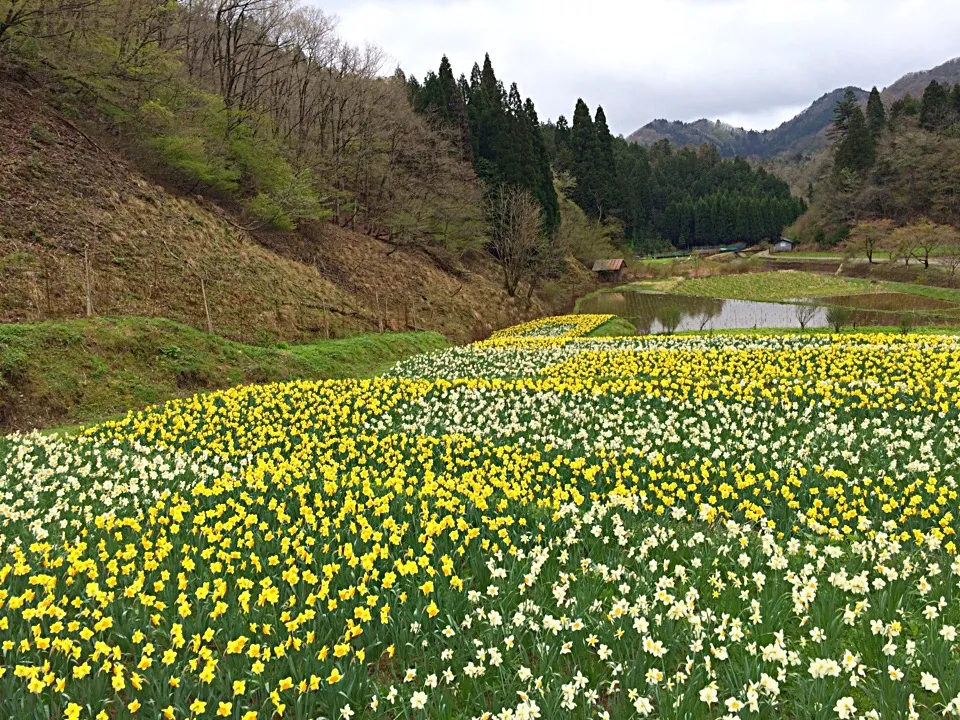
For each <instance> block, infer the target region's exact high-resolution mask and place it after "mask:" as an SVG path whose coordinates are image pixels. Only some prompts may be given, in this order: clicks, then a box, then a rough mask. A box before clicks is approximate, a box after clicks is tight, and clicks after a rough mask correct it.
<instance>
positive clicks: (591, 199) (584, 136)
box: [570, 99, 602, 217]
mask: <svg viewBox="0 0 960 720" xmlns="http://www.w3.org/2000/svg"><path fill="white" fill-rule="evenodd" d="M570 149H571V151H572V154H573V167H572V170H573V178H574V180H575V181H576V183H577V184H576V187H574V189H573V192H572V199H573V201H574V202H575V203H576V204H577V205H579V206H580V207H581V208H582V209H583V211H584V212H585V213H586V214H587V215H589V216H591V217H599V215H600V207H601V203H602V193H601V190H600V183H599V178H598V177H597V172H596V158H597V155H598V154H599V148H598V143H597V129H596V127H595V126H594V124H593V118H592V117H590V108H588V107H587V104H586V103H585V102H584V101H583V100H582V99H579V100H577V106H576V108H575V109H574V111H573V127H571V128H570Z"/></svg>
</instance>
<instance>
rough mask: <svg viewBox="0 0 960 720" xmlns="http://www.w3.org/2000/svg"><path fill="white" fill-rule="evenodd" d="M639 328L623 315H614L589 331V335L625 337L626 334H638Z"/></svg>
mask: <svg viewBox="0 0 960 720" xmlns="http://www.w3.org/2000/svg"><path fill="white" fill-rule="evenodd" d="M636 334H637V328H635V327H634V326H633V324H632V323H631V322H630V321H628V320H624V319H623V318H621V317H614V318H610V319H609V320H607V321H606V322H605V323H603V325H600V326H599V327H596V328H594V329H593V330H591V331H590V332H588V333H587V335H586V336H587V337H623V336H625V335H636Z"/></svg>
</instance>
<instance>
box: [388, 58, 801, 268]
mask: <svg viewBox="0 0 960 720" xmlns="http://www.w3.org/2000/svg"><path fill="white" fill-rule="evenodd" d="M407 83H408V86H409V88H410V95H411V99H412V102H413V106H414V108H416V109H417V111H418V112H419V113H420V114H422V115H423V116H424V117H426V118H427V119H428V121H429V122H430V123H431V125H432V126H433V127H434V128H435V129H436V130H437V131H438V132H440V133H443V134H445V135H446V136H447V137H451V138H455V139H456V141H457V142H458V144H459V147H460V152H461V156H462V157H464V158H469V159H470V160H472V162H473V166H474V169H475V171H476V173H477V175H478V176H479V177H480V178H481V180H482V182H484V183H485V184H486V185H487V186H488V187H492V186H496V185H500V184H504V183H505V184H508V185H516V186H519V187H521V188H524V189H526V190H528V191H529V192H530V193H531V194H532V195H533V196H534V197H535V198H536V199H537V200H538V202H539V203H540V204H541V207H542V208H543V214H544V226H545V227H546V228H547V230H548V232H550V231H552V229H553V228H555V227H557V222H558V219H557V218H559V211H558V209H557V207H558V205H557V195H556V192H555V189H554V179H553V173H554V172H555V173H556V174H557V175H558V177H559V178H560V184H561V186H562V187H564V188H566V193H567V194H568V195H569V198H570V200H572V201H573V202H574V203H575V204H576V205H577V206H578V207H579V208H580V209H581V210H582V211H583V212H584V213H585V215H586V217H587V218H590V219H592V220H594V221H596V222H597V223H598V225H601V226H604V227H606V228H607V229H608V235H610V234H612V235H614V236H619V237H620V238H621V239H622V241H624V242H626V243H627V244H629V245H631V246H633V247H634V248H635V249H638V250H639V251H641V252H643V251H650V250H655V249H669V248H671V247H676V248H689V247H692V246H694V245H718V244H724V243H733V242H738V241H743V242H757V241H760V240H763V239H771V238H776V237H779V233H780V231H781V229H782V228H783V227H784V226H785V225H788V224H790V223H792V222H793V221H794V220H795V219H796V218H797V217H798V216H799V215H800V214H801V213H802V212H803V210H804V209H805V206H804V205H803V202H802V201H800V200H798V199H795V198H793V197H791V195H790V190H789V188H788V186H787V185H786V184H785V183H783V182H781V181H780V180H778V179H777V178H776V177H774V176H773V175H771V174H769V173H767V172H766V171H764V170H762V169H757V170H755V169H754V168H752V167H751V166H750V165H749V164H748V163H747V162H746V161H744V160H742V159H738V160H734V161H729V160H724V159H723V158H721V156H720V153H719V152H718V151H717V150H716V148H713V147H710V146H708V145H704V146H703V147H701V148H699V149H698V150H697V151H693V150H691V149H682V150H676V149H675V148H674V147H673V146H672V145H671V144H670V143H669V142H666V141H661V142H659V143H657V144H656V145H654V146H653V147H652V148H649V149H648V148H645V147H642V146H640V145H637V144H635V143H628V142H627V141H625V140H624V139H623V138H614V137H613V135H612V133H611V132H610V128H609V126H608V124H607V118H606V115H605V113H604V111H603V108H602V107H598V108H597V111H596V116H595V117H594V116H593V115H592V114H591V111H590V109H589V108H588V107H587V106H586V104H585V103H584V102H583V101H582V100H579V101H578V102H577V104H576V107H575V110H574V113H573V120H572V124H571V123H568V121H567V119H566V118H565V117H560V118H559V119H558V120H557V122H556V123H551V122H548V123H544V124H542V125H541V124H540V123H539V121H538V118H537V113H536V109H535V108H534V105H533V102H532V101H531V100H529V99H527V100H525V101H523V100H521V95H520V92H519V90H518V88H517V86H516V84H513V85H511V87H510V89H509V91H507V90H506V89H505V86H504V84H503V83H502V82H501V81H499V80H498V79H497V78H496V75H495V73H494V70H493V66H492V63H491V61H490V58H489V56H488V57H486V58H485V60H484V63H483V66H482V67H481V66H480V65H479V64H476V65H474V67H473V70H472V72H471V75H470V79H469V80H468V79H467V77H466V76H465V75H461V76H460V78H459V79H458V80H457V79H455V78H454V73H453V69H452V68H451V66H450V63H449V61H448V59H447V58H446V57H444V58H442V59H441V61H440V66H439V70H438V71H437V72H435V73H434V72H431V73H429V74H428V75H427V76H426V77H425V78H424V80H423V81H422V82H420V81H419V80H417V79H416V78H410V79H409V80H407ZM611 228H612V232H609V231H610V230H611Z"/></svg>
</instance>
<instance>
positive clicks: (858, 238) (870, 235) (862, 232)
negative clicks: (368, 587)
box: [850, 220, 893, 264]
mask: <svg viewBox="0 0 960 720" xmlns="http://www.w3.org/2000/svg"><path fill="white" fill-rule="evenodd" d="M892 232H893V222H892V221H890V220H869V221H865V222H861V223H858V224H857V226H856V227H855V228H854V229H853V232H851V233H850V237H851V240H852V241H853V244H852V247H856V246H858V245H859V246H860V247H862V248H863V250H864V253H865V254H866V256H867V261H868V262H870V263H871V264H872V263H873V255H874V253H875V252H876V251H877V250H878V249H879V248H880V247H882V246H883V244H884V243H885V242H886V240H887V238H889V237H890V234H891V233H892Z"/></svg>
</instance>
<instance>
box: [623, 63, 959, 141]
mask: <svg viewBox="0 0 960 720" xmlns="http://www.w3.org/2000/svg"><path fill="white" fill-rule="evenodd" d="M933 80H936V81H938V82H940V83H946V84H948V85H951V86H952V85H953V84H955V83H957V82H960V58H956V59H954V60H950V61H948V62H946V63H943V64H942V65H938V66H937V67H935V68H932V69H930V70H924V71H920V72H912V73H908V74H907V75H904V76H903V77H902V78H900V79H899V80H897V81H896V82H895V83H893V84H892V85H890V86H889V87H888V88H886V89H885V90H884V91H883V92H882V93H881V96H882V99H883V101H884V102H885V103H887V104H888V105H889V104H891V103H893V102H895V101H896V100H899V99H901V98H903V97H904V96H905V95H907V94H912V95H913V96H914V97H919V95H920V93H922V92H923V89H924V88H925V87H926V86H927V85H928V84H929V83H930V82H931V81H933ZM848 92H852V93H853V95H854V98H855V99H856V101H857V102H859V103H861V105H863V104H865V103H866V101H867V98H868V96H869V94H870V93H869V92H868V91H866V90H863V89H861V88H858V87H846V88H838V89H836V90H833V91H832V92H829V93H827V94H825V95H823V96H821V97H820V98H819V99H817V100H815V101H814V102H813V103H812V104H811V105H810V107H808V108H807V109H806V110H804V111H803V112H801V113H800V114H799V115H797V116H796V117H794V118H791V119H790V120H787V121H786V122H784V123H782V124H781V125H780V126H779V127H777V128H774V129H773V130H764V131H762V132H757V131H755V130H746V129H744V128H737V127H733V126H731V125H728V124H726V123H723V122H721V121H720V120H717V121H710V120H706V119H701V120H696V121H694V122H681V121H679V120H676V121H673V122H671V121H669V120H664V119H660V120H654V121H652V122H650V123H647V124H646V125H644V126H643V127H642V128H640V129H639V130H637V131H636V132H634V133H632V134H631V135H630V136H629V137H628V138H627V139H628V140H630V141H631V142H636V143H639V144H641V145H646V146H648V147H649V146H651V145H653V144H654V143H656V142H658V141H660V140H664V139H666V140H669V141H670V142H672V143H673V144H675V145H679V146H681V147H685V146H692V147H698V146H700V145H702V144H703V143H709V144H711V145H714V146H715V147H716V148H717V149H718V150H719V151H720V154H721V155H722V156H724V157H734V156H744V157H755V158H761V159H769V158H773V157H775V156H778V155H791V156H807V155H812V154H815V153H817V152H818V151H820V150H823V149H824V148H826V147H828V146H829V145H830V138H829V137H828V136H827V134H828V131H829V129H830V127H831V124H832V122H833V110H834V108H835V107H836V105H837V103H838V102H840V101H841V100H842V99H843V98H844V96H845V95H846V94H847V93H848Z"/></svg>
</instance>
